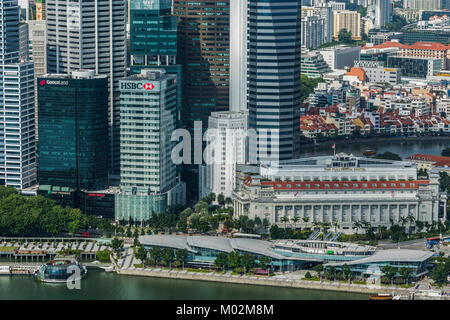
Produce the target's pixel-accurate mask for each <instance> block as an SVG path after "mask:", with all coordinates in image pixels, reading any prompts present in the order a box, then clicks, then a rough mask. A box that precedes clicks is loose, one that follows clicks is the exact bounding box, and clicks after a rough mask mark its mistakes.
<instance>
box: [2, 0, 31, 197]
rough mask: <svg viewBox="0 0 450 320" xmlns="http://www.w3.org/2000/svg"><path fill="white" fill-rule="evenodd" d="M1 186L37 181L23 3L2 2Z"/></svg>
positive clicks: (21, 186) (20, 187)
mask: <svg viewBox="0 0 450 320" xmlns="http://www.w3.org/2000/svg"><path fill="white" fill-rule="evenodd" d="M0 29H1V31H0V119H1V120H0V185H7V186H12V187H14V188H18V189H24V188H27V187H30V186H32V185H33V184H35V183H36V145H35V123H34V66H33V64H32V63H20V62H19V39H20V36H19V6H18V2H17V0H2V1H0Z"/></svg>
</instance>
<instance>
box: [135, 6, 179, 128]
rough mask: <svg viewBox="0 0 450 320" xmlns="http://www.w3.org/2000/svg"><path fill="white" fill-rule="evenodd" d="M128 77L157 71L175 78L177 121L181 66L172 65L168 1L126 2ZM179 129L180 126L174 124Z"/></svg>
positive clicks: (173, 28)
mask: <svg viewBox="0 0 450 320" xmlns="http://www.w3.org/2000/svg"><path fill="white" fill-rule="evenodd" d="M129 12H130V55H131V57H130V60H131V66H130V69H131V73H132V74H140V73H141V70H142V69H149V68H160V69H164V70H166V71H167V73H169V74H175V75H176V77H177V95H178V98H177V101H178V103H177V121H179V120H180V110H181V107H182V99H183V96H182V83H183V82H182V66H181V65H180V64H176V62H177V61H176V60H177V40H178V29H177V27H178V22H177V21H178V18H177V17H176V16H174V15H172V0H154V1H150V2H149V1H146V0H133V1H131V2H130V10H129ZM178 125H180V124H178Z"/></svg>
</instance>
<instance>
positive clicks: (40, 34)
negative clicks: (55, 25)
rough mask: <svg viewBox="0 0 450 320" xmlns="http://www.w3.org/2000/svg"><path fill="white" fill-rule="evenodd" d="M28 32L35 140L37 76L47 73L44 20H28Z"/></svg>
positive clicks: (37, 134)
mask: <svg viewBox="0 0 450 320" xmlns="http://www.w3.org/2000/svg"><path fill="white" fill-rule="evenodd" d="M27 24H28V28H29V29H28V34H29V40H30V43H29V54H28V55H29V58H30V61H32V62H33V63H34V79H35V82H34V86H35V92H36V93H35V106H36V110H35V119H36V140H38V138H39V132H38V107H37V106H38V104H37V83H36V80H37V78H38V77H41V76H43V75H45V74H46V73H47V37H46V22H45V20H28V22H27Z"/></svg>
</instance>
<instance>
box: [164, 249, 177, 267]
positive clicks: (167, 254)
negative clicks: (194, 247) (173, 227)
mask: <svg viewBox="0 0 450 320" xmlns="http://www.w3.org/2000/svg"><path fill="white" fill-rule="evenodd" d="M174 258H175V254H174V253H173V249H171V248H164V249H163V250H162V252H161V260H162V261H164V263H165V264H166V265H169V268H171V267H172V262H173V261H174Z"/></svg>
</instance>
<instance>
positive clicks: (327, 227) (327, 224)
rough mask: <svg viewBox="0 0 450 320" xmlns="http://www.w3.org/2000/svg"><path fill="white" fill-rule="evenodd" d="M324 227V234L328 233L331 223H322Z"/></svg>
mask: <svg viewBox="0 0 450 320" xmlns="http://www.w3.org/2000/svg"><path fill="white" fill-rule="evenodd" d="M322 227H323V232H324V233H326V232H327V230H328V229H329V228H330V227H331V223H329V222H323V223H322Z"/></svg>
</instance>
